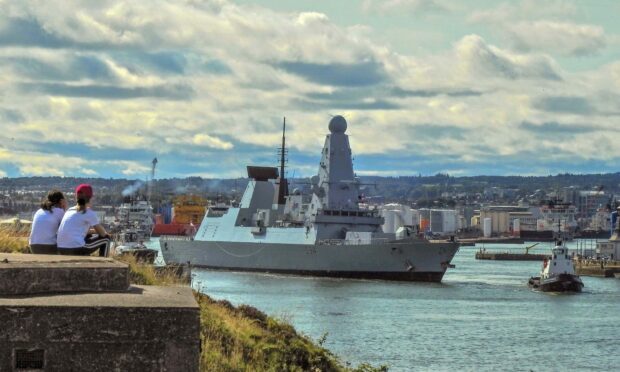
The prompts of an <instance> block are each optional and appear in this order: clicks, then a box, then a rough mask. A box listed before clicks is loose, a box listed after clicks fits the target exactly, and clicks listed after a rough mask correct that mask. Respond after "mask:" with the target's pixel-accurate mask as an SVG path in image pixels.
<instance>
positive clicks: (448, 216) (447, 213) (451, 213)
mask: <svg viewBox="0 0 620 372" xmlns="http://www.w3.org/2000/svg"><path fill="white" fill-rule="evenodd" d="M442 214H443V220H442V222H443V226H442V229H441V232H442V233H444V234H453V233H455V232H456V227H457V218H456V211H455V210H452V209H446V210H444V211H442Z"/></svg>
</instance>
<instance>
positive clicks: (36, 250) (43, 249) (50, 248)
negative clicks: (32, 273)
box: [30, 244, 57, 254]
mask: <svg viewBox="0 0 620 372" xmlns="http://www.w3.org/2000/svg"><path fill="white" fill-rule="evenodd" d="M30 253H32V254H56V253H57V249H56V244H30Z"/></svg>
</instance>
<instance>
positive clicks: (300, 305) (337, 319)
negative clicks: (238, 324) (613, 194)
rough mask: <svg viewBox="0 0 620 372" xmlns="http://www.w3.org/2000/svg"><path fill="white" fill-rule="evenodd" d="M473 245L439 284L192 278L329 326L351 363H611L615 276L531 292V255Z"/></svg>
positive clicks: (238, 299) (616, 327) (317, 331)
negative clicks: (565, 291)
mask: <svg viewBox="0 0 620 372" xmlns="http://www.w3.org/2000/svg"><path fill="white" fill-rule="evenodd" d="M571 244H576V243H571ZM526 245H531V243H529V244H525V245H509V246H506V245H489V244H487V245H485V249H487V250H507V249H510V250H516V249H520V250H523V249H524V247H525V246H526ZM571 246H572V245H571ZM479 248H481V246H478V247H463V248H461V250H460V252H459V253H458V254H457V255H456V257H455V259H454V261H453V263H454V264H456V268H455V269H450V270H449V271H448V273H447V274H446V276H445V277H444V280H443V282H442V283H440V284H439V283H395V282H386V281H370V280H350V279H326V278H308V277H295V276H283V275H270V274H256V273H233V272H222V271H204V270H196V271H195V276H194V282H193V285H194V287H195V288H198V289H200V290H201V291H203V292H205V293H207V294H209V295H211V296H213V297H215V298H218V299H227V300H229V301H231V302H232V303H234V304H241V303H246V304H250V305H252V306H255V307H257V308H259V309H261V310H263V311H265V312H267V313H268V314H271V315H275V316H280V317H284V318H285V319H289V320H290V321H291V322H292V323H293V325H294V326H295V327H296V328H297V329H298V330H300V331H302V332H303V333H305V334H307V335H309V336H310V337H312V338H314V339H318V338H319V337H321V336H322V335H323V334H324V333H325V332H328V336H327V341H326V343H325V345H326V347H328V348H329V349H330V350H332V351H334V352H335V353H336V354H338V355H339V356H341V357H342V358H343V359H344V360H346V361H349V362H352V363H360V362H371V363H373V364H388V365H389V366H390V370H393V371H407V370H457V369H460V370H524V371H529V370H535V371H541V370H545V371H546V370H588V371H592V370H613V369H615V368H617V356H618V352H619V349H618V345H619V341H618V340H619V339H618V337H619V334H620V280H616V279H601V278H590V277H584V278H582V279H583V282H584V284H585V288H584V293H581V294H577V295H553V294H547V293H539V292H534V291H531V290H530V289H529V288H528V287H527V280H528V278H529V277H530V276H532V275H536V274H538V271H539V270H540V267H541V264H540V263H539V262H531V261H530V262H519V261H479V260H475V259H474V254H475V252H476V250H477V249H479ZM550 248H551V245H550V243H541V244H539V245H538V246H537V247H536V248H535V249H533V250H532V251H531V252H532V253H546V252H548V251H549V250H550Z"/></svg>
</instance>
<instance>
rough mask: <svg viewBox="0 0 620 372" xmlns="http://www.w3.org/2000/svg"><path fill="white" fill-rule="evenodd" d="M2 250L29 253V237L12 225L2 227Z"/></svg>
mask: <svg viewBox="0 0 620 372" xmlns="http://www.w3.org/2000/svg"><path fill="white" fill-rule="evenodd" d="M0 252H2V253H28V252H29V248H28V237H27V235H26V236H24V234H23V233H21V232H20V231H15V229H14V228H12V227H0Z"/></svg>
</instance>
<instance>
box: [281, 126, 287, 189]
mask: <svg viewBox="0 0 620 372" xmlns="http://www.w3.org/2000/svg"><path fill="white" fill-rule="evenodd" d="M285 151H286V117H284V120H283V122H282V148H281V149H280V179H281V180H282V179H284V160H285V155H286V154H285Z"/></svg>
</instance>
